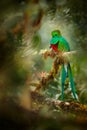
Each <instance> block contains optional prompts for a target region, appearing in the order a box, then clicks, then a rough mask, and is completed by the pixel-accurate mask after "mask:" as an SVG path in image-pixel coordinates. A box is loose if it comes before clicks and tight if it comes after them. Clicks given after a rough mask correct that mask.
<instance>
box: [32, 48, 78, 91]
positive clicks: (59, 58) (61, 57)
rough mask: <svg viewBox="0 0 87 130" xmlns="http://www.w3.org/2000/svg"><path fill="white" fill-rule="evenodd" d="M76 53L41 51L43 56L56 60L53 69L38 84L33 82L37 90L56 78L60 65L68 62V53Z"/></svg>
mask: <svg viewBox="0 0 87 130" xmlns="http://www.w3.org/2000/svg"><path fill="white" fill-rule="evenodd" d="M73 53H76V52H75V51H72V52H64V53H62V52H54V51H53V50H45V51H44V52H41V54H42V56H43V57H44V58H45V59H47V57H50V58H53V59H54V62H53V65H52V69H51V70H50V72H49V73H48V74H47V75H46V76H42V77H41V79H40V81H39V82H38V83H37V84H36V83H33V85H35V86H36V89H35V91H38V90H39V89H40V88H42V87H46V85H47V83H48V82H49V81H52V80H54V78H55V76H56V75H57V74H58V73H59V70H60V66H61V65H62V64H64V63H66V62H68V58H67V57H68V55H70V54H73Z"/></svg>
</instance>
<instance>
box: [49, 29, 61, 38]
mask: <svg viewBox="0 0 87 130" xmlns="http://www.w3.org/2000/svg"><path fill="white" fill-rule="evenodd" d="M51 35H52V37H55V36H58V37H59V36H61V32H60V30H54V31H52V32H51Z"/></svg>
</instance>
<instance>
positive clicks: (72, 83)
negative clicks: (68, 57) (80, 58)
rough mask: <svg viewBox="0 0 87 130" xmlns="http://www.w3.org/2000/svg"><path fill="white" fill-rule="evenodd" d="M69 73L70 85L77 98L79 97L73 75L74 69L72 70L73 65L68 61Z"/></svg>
mask: <svg viewBox="0 0 87 130" xmlns="http://www.w3.org/2000/svg"><path fill="white" fill-rule="evenodd" d="M68 73H69V79H70V85H71V89H72V93H73V96H74V98H75V99H77V97H76V89H75V84H74V80H73V75H72V70H71V66H70V64H69V63H68Z"/></svg>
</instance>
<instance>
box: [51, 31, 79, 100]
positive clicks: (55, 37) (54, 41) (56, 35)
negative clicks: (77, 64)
mask: <svg viewBox="0 0 87 130" xmlns="http://www.w3.org/2000/svg"><path fill="white" fill-rule="evenodd" d="M51 35H52V38H51V40H50V48H51V49H52V50H53V51H55V52H68V51H70V47H69V43H68V42H67V40H66V39H65V38H64V37H63V36H62V35H61V32H60V31H59V30H54V31H52V33H51ZM67 77H69V80H70V86H71V90H72V93H73V96H74V98H75V99H77V95H76V90H75V84H74V80H73V75H72V70H71V66H70V63H67V64H63V65H62V74H61V86H62V94H61V98H62V100H63V99H64V86H65V81H66V78H67Z"/></svg>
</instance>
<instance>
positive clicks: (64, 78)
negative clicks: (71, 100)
mask: <svg viewBox="0 0 87 130" xmlns="http://www.w3.org/2000/svg"><path fill="white" fill-rule="evenodd" d="M65 80H66V71H65V68H64V65H62V77H61V84H62V95H61V98H62V100H63V99H64V85H65Z"/></svg>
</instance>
